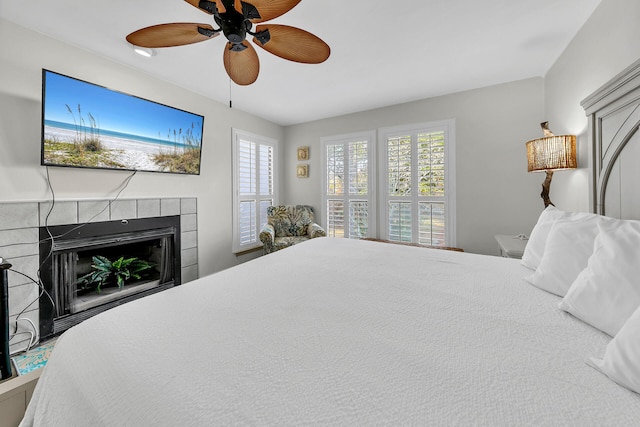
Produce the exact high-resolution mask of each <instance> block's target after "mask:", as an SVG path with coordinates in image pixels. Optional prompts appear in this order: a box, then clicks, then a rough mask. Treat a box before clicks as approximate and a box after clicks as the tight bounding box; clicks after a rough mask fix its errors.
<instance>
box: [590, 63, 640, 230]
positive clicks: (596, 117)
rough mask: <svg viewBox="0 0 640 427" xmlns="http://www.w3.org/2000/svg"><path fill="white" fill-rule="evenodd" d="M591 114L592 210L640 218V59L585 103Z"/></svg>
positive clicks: (613, 215) (621, 216)
mask: <svg viewBox="0 0 640 427" xmlns="http://www.w3.org/2000/svg"><path fill="white" fill-rule="evenodd" d="M582 107H583V108H584V109H585V112H586V113H587V116H588V118H589V143H590V151H589V169H590V175H589V176H590V182H589V190H590V191H589V192H590V200H589V202H590V208H591V210H592V211H593V212H596V213H599V214H602V215H607V216H612V217H616V218H625V219H640V132H638V129H640V61H637V62H636V63H634V64H633V65H631V66H630V67H629V68H627V69H626V70H624V71H623V72H622V73H620V74H618V75H617V76H616V77H614V78H613V79H611V80H610V81H609V82H608V83H607V84H605V85H604V86H602V87H601V88H600V89H598V90H597V91H595V92H594V93H593V94H591V95H590V96H589V97H587V98H586V99H585V100H584V101H582Z"/></svg>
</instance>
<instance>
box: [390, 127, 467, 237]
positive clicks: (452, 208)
mask: <svg viewBox="0 0 640 427" xmlns="http://www.w3.org/2000/svg"><path fill="white" fill-rule="evenodd" d="M439 131H444V133H445V147H444V150H445V151H444V158H445V191H444V194H445V195H444V197H443V198H442V201H444V203H445V221H446V224H445V246H456V171H455V158H456V156H455V148H456V137H455V119H450V120H442V121H436V122H428V123H416V124H408V125H400V126H393V127H384V128H380V129H379V130H378V150H379V151H378V158H379V165H378V170H379V174H378V177H379V181H378V185H379V187H378V188H380V195H379V206H378V209H379V211H380V212H379V213H380V224H379V227H380V231H381V235H380V237H381V238H382V239H389V225H388V222H389V211H388V204H389V200H390V197H389V194H388V191H387V189H388V178H389V177H388V175H389V165H388V158H387V153H386V148H387V144H386V141H387V139H389V138H393V137H398V136H402V135H406V134H407V133H410V134H411V135H412V138H414V139H413V140H415V137H413V136H415V135H417V134H418V133H429V132H439ZM412 149H413V155H412V168H411V169H412V171H413V172H412V173H413V174H414V175H413V177H414V179H413V180H412V182H414V183H415V182H417V179H416V177H417V170H418V168H417V167H416V166H417V165H416V162H417V156H416V150H417V148H416V146H415V144H414V146H413V148H412ZM412 196H413V197H414V202H413V205H412V206H413V207H414V211H415V212H417V206H418V205H417V203H416V201H417V200H418V194H417V192H416V191H412ZM414 218H416V216H414ZM417 228H418V227H413V236H412V241H413V242H417V241H418V239H417V236H418V230H417Z"/></svg>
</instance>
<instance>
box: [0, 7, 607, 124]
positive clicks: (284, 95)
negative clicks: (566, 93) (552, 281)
mask: <svg viewBox="0 0 640 427" xmlns="http://www.w3.org/2000/svg"><path fill="white" fill-rule="evenodd" d="M599 3H600V0H483V1H479V0H404V1H402V2H400V1H398V2H391V1H381V0H378V1H376V0H302V2H301V3H300V4H298V5H297V6H296V7H295V8H294V9H293V10H291V11H290V12H288V13H286V14H285V15H283V16H281V17H279V18H277V19H274V20H272V21H269V23H279V24H286V25H292V26H295V27H299V28H302V29H305V30H307V31H310V32H312V33H314V34H315V35H317V36H319V37H320V38H322V39H323V40H324V41H325V42H327V43H328V44H329V46H331V56H330V57H329V59H328V60H327V61H326V62H324V63H322V64H319V65H309V64H298V63H294V62H290V61H286V60H283V59H281V58H278V57H275V56H273V55H271V54H270V53H268V52H266V51H264V50H263V49H260V48H256V50H257V51H258V56H259V58H260V76H259V77H258V80H257V82H256V83H254V84H252V85H250V86H236V85H231V84H230V81H229V78H228V76H227V75H226V73H225V70H224V67H223V64H222V52H223V46H224V44H225V41H226V40H225V39H224V37H222V36H221V37H217V38H214V39H212V40H208V41H205V42H202V43H197V44H194V45H189V46H180V47H172V48H164V49H158V53H157V55H156V56H154V57H152V58H143V57H141V56H139V55H136V54H135V53H133V51H132V49H131V48H130V46H129V45H128V43H127V42H126V41H125V36H126V35H127V34H129V33H130V32H132V31H135V30H137V29H139V28H142V27H146V26H149V25H154V24H160V23H168V22H199V23H209V24H212V25H214V27H215V26H216V25H215V24H214V23H213V19H212V17H211V16H210V15H207V14H205V13H202V12H201V11H199V10H198V9H196V8H194V7H192V6H191V5H189V4H188V3H186V2H185V1H182V0H82V1H81V0H56V1H52V0H28V1H24V0H0V16H1V17H2V18H4V19H7V20H9V21H12V22H14V23H17V24H19V25H21V26H24V27H27V28H30V29H32V30H35V31H38V32H40V33H43V34H46V35H48V36H51V37H53V38H55V39H59V40H61V41H64V42H67V43H69V44H72V45H75V46H78V47H81V48H83V49H87V50H91V51H93V52H95V53H97V54H100V55H103V56H105V57H108V58H111V59H113V60H115V61H117V62H120V63H123V64H127V65H129V66H132V67H135V68H137V69H140V70H144V71H145V72H147V73H149V74H151V75H153V76H156V77H158V78H161V79H163V80H166V81H169V82H172V83H174V84H176V85H179V86H181V87H184V88H186V89H188V90H191V91H193V92H196V93H199V94H201V95H204V96H207V97H209V98H212V99H214V100H216V101H220V102H222V103H225V104H226V103H228V102H229V98H230V96H231V99H232V100H233V107H234V108H237V109H240V110H243V111H246V112H249V113H252V114H255V115H257V116H260V117H263V118H265V119H267V120H270V121H272V122H274V123H277V124H280V125H291V124H296V123H303V122H307V121H312V120H317V119H322V118H327V117H333V116H339V115H343V114H347V113H352V112H357V111H363V110H369V109H373V108H378V107H383V106H388V105H393V104H399V103H403V102H408V101H413V100H417V99H423V98H429V97H433V96H438V95H443V94H447V93H453V92H459V91H463V90H468V89H473V88H478V87H483V86H489V85H493V84H498V83H503V82H508V81H514V80H520V79H525V78H529V77H536V76H544V75H545V74H546V72H547V71H548V70H549V68H550V67H551V65H553V63H554V62H555V60H556V59H557V58H558V56H559V55H560V54H561V52H562V51H563V50H564V49H565V47H566V46H567V45H568V43H569V42H570V41H571V39H572V38H573V36H574V35H575V34H576V32H577V31H578V30H579V29H580V27H581V26H582V25H583V24H584V23H585V21H586V20H587V19H588V17H589V16H590V15H591V14H592V12H593V11H594V9H595V8H596V7H597V6H598V4H599ZM2 42H3V43H7V42H8V41H6V40H5V41H2Z"/></svg>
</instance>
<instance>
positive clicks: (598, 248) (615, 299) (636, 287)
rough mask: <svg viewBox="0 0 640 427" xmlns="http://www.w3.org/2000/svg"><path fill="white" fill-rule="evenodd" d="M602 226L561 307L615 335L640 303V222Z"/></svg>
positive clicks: (603, 224)
mask: <svg viewBox="0 0 640 427" xmlns="http://www.w3.org/2000/svg"><path fill="white" fill-rule="evenodd" d="M598 228H599V229H600V234H599V235H598V237H597V238H596V240H595V244H594V251H593V255H592V256H591V258H589V262H588V265H587V268H585V269H584V271H582V272H581V273H580V274H579V275H578V277H577V278H576V280H575V282H574V283H573V285H571V288H570V289H569V291H568V292H567V295H566V296H565V297H564V299H563V300H562V302H561V303H560V308H561V309H562V310H565V311H568V312H569V313H571V314H573V315H574V316H576V317H577V318H579V319H581V320H583V321H585V322H587V323H588V324H590V325H591V326H593V327H595V328H598V329H600V330H601V331H604V332H606V333H607V334H609V335H611V336H613V335H615V334H617V333H618V331H619V330H620V329H621V328H622V326H623V325H624V324H625V322H626V321H627V319H629V317H630V316H631V315H632V314H633V312H634V311H635V310H636V309H637V308H638V307H639V306H640V221H616V220H612V221H606V222H603V223H601V224H600V225H599V226H598ZM638 339H640V338H638ZM639 361H640V359H639Z"/></svg>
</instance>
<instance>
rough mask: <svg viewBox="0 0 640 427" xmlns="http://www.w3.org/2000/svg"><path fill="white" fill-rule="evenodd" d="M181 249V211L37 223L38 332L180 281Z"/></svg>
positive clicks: (58, 328)
mask: <svg viewBox="0 0 640 427" xmlns="http://www.w3.org/2000/svg"><path fill="white" fill-rule="evenodd" d="M52 237H53V239H52ZM180 253H181V251H180V216H179V215H175V216H165V217H154V218H141V219H131V220H116V221H103V222H95V223H88V224H80V225H77V224H71V225H59V226H51V227H40V264H41V266H42V267H41V269H40V278H41V280H42V283H43V285H44V289H45V291H46V293H43V294H42V295H41V296H40V334H41V336H42V337H43V338H46V337H48V336H53V335H57V334H59V333H61V332H64V331H65V330H66V329H68V328H70V327H71V326H73V325H76V324H78V323H80V322H82V321H83V320H85V319H87V318H89V317H91V316H94V315H96V314H98V313H100V312H102V311H105V310H108V309H110V308H113V307H115V306H117V305H120V304H123V303H125V302H128V301H132V300H134V299H138V298H141V297H144V296H146V295H150V294H153V293H156V292H160V291H162V290H165V289H168V288H171V287H173V286H177V285H180V283H181V277H180V264H181V263H180ZM103 271H104V273H102V272H103ZM92 272H99V273H102V274H103V276H100V275H98V277H104V278H106V280H104V281H103V282H102V281H99V280H95V277H96V276H95V275H94V276H93V277H91V275H92ZM116 273H118V274H116ZM118 276H119V277H120V278H121V280H120V282H118V280H117V277H118ZM91 279H94V280H91Z"/></svg>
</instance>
